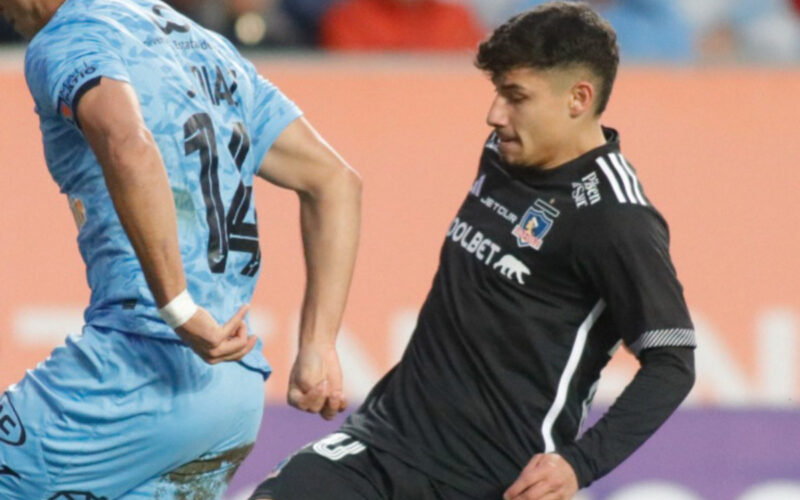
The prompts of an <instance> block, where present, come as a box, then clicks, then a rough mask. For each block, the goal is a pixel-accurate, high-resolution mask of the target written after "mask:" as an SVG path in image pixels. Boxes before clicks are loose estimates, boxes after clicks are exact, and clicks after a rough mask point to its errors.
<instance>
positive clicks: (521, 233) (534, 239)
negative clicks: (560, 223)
mask: <svg viewBox="0 0 800 500" xmlns="http://www.w3.org/2000/svg"><path fill="white" fill-rule="evenodd" d="M560 213H561V212H559V211H558V210H557V209H556V208H555V207H554V206H552V205H550V204H549V203H547V202H546V201H543V200H541V199H537V200H536V201H535V202H534V203H533V206H532V207H528V210H526V211H525V214H524V215H523V216H522V218H521V219H520V221H519V224H517V225H516V226H514V228H513V229H512V230H511V234H513V235H514V236H515V237H516V238H517V246H519V247H521V248H524V247H530V248H533V249H534V250H539V249H540V248H542V245H543V244H544V238H545V236H547V233H549V232H550V229H551V228H552V227H553V222H554V220H555V218H556V217H558V216H559V215H560Z"/></svg>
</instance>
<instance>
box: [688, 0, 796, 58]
mask: <svg viewBox="0 0 800 500" xmlns="http://www.w3.org/2000/svg"><path fill="white" fill-rule="evenodd" d="M798 3H800V1H798V0H703V1H702V2H698V1H697V0H680V1H679V4H680V6H681V7H682V9H683V10H684V12H685V13H686V14H687V18H688V19H689V20H690V21H691V23H692V25H693V28H694V32H695V40H696V44H697V47H698V50H699V52H700V57H701V58H702V59H703V60H705V61H712V62H725V61H761V62H787V61H796V60H798V58H800V16H798V14H797V11H795V10H793V7H796V6H797V5H798Z"/></svg>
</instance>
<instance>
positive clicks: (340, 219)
mask: <svg viewBox="0 0 800 500" xmlns="http://www.w3.org/2000/svg"><path fill="white" fill-rule="evenodd" d="M300 205H301V208H300V210H301V228H302V233H303V246H304V249H305V257H306V293H305V298H304V300H303V309H302V313H301V322H300V343H301V345H302V344H307V343H310V342H321V343H326V344H333V343H334V342H335V340H336V333H337V331H338V329H339V325H340V323H341V320H342V314H343V312H344V307H345V302H346V300H347V292H348V290H349V288H350V281H351V277H352V274H353V266H354V265H355V259H356V251H357V248H358V239H359V233H360V226H361V215H360V214H361V183H360V180H359V179H358V176H357V175H356V174H355V173H354V172H352V171H351V170H349V169H341V170H340V171H339V172H338V173H337V174H336V175H335V176H333V177H332V178H330V179H329V180H328V182H326V183H325V185H324V188H322V189H320V190H319V191H317V192H306V193H301V194H300Z"/></svg>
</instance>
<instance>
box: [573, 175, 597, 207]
mask: <svg viewBox="0 0 800 500" xmlns="http://www.w3.org/2000/svg"><path fill="white" fill-rule="evenodd" d="M599 186H600V179H599V178H598V177H597V173H595V172H592V173H590V174H588V175H585V176H584V177H583V178H581V182H573V183H572V199H573V200H575V207H576V208H581V207H587V206H589V205H594V204H595V203H597V202H599V201H600V188H599Z"/></svg>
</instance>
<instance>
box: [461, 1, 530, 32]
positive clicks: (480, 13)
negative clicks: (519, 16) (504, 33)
mask: <svg viewBox="0 0 800 500" xmlns="http://www.w3.org/2000/svg"><path fill="white" fill-rule="evenodd" d="M462 3H466V4H468V5H469V6H470V8H471V9H472V11H473V12H474V13H475V15H476V16H477V17H478V20H479V21H481V22H482V24H483V25H484V26H485V27H487V28H488V29H489V30H494V29H495V28H496V27H498V26H500V25H501V24H503V23H504V22H506V21H507V20H508V18H509V17H511V12H513V10H514V8H515V7H516V6H517V4H518V3H519V0H462Z"/></svg>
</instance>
